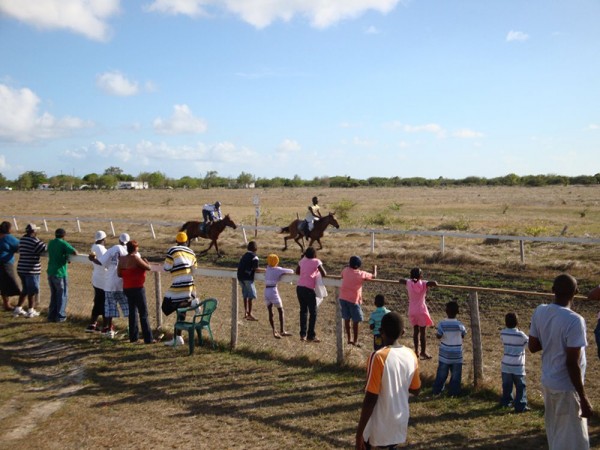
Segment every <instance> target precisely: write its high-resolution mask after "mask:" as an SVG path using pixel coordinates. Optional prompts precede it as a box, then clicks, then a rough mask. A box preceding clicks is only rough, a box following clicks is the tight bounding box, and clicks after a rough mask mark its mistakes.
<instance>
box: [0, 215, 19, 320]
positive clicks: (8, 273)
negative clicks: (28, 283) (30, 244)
mask: <svg viewBox="0 0 600 450" xmlns="http://www.w3.org/2000/svg"><path fill="white" fill-rule="evenodd" d="M11 228H12V225H11V224H10V222H2V223H0V294H1V295H2V303H3V305H4V311H13V310H14V307H13V306H11V305H10V303H9V300H8V299H9V297H13V296H20V295H21V289H19V286H18V284H17V277H16V275H15V253H17V251H18V250H19V240H18V239H17V238H16V237H14V236H13V235H12V234H11V233H10V231H11Z"/></svg>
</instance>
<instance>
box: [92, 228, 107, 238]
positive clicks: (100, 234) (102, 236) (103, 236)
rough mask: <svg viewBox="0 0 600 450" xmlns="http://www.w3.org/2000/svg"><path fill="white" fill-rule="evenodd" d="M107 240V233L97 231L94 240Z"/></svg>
mask: <svg viewBox="0 0 600 450" xmlns="http://www.w3.org/2000/svg"><path fill="white" fill-rule="evenodd" d="M105 238H106V233H105V232H104V231H102V230H98V231H96V234H95V235H94V240H95V241H101V240H102V239H105Z"/></svg>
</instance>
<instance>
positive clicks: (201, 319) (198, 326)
mask: <svg viewBox="0 0 600 450" xmlns="http://www.w3.org/2000/svg"><path fill="white" fill-rule="evenodd" d="M218 303H219V302H218V301H217V299H216V298H207V299H206V300H204V301H202V302H201V303H200V305H198V306H197V307H196V308H190V307H187V308H177V315H178V316H179V315H180V314H183V313H187V312H189V311H194V312H195V314H194V316H193V317H192V320H191V322H188V321H186V320H185V318H184V319H183V320H182V321H179V320H178V321H177V322H175V331H177V330H182V331H183V330H186V331H187V332H188V343H189V347H190V353H189V354H190V355H191V354H192V353H194V344H195V342H194V340H195V339H194V332H197V333H198V342H199V345H202V330H203V329H204V328H206V329H207V330H208V334H209V336H210V340H211V342H212V346H213V349H214V348H216V345H215V340H214V339H213V334H212V330H211V329H210V319H211V317H212V314H213V312H215V310H216V309H217V304H218ZM196 309H197V310H198V311H200V312H196ZM174 334H175V333H174Z"/></svg>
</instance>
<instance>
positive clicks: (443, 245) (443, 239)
mask: <svg viewBox="0 0 600 450" xmlns="http://www.w3.org/2000/svg"><path fill="white" fill-rule="evenodd" d="M440 251H441V252H442V255H443V254H444V252H445V251H446V236H444V235H443V234H442V236H441V239H440Z"/></svg>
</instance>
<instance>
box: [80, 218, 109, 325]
mask: <svg viewBox="0 0 600 450" xmlns="http://www.w3.org/2000/svg"><path fill="white" fill-rule="evenodd" d="M105 244H106V233H105V232H104V231H102V230H98V231H96V234H95V235H94V244H93V245H92V249H91V251H90V254H89V256H88V259H89V260H90V261H92V262H93V263H94V269H93V271H92V287H93V288H94V304H93V306H92V316H91V320H90V324H89V325H88V326H87V328H86V329H85V332H86V333H94V332H99V331H101V330H102V329H103V328H104V329H106V330H108V329H109V326H108V322H107V320H106V316H105V315H104V309H105V303H106V294H105V290H106V285H107V283H106V281H107V270H106V268H105V267H103V266H102V264H101V263H100V261H99V260H98V259H97V258H101V257H102V255H104V254H105V253H106V247H105ZM100 316H102V328H98V317H100Z"/></svg>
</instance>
